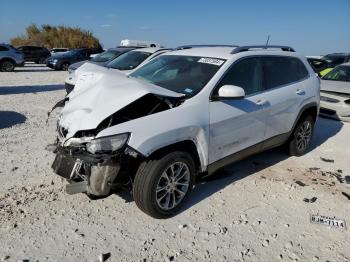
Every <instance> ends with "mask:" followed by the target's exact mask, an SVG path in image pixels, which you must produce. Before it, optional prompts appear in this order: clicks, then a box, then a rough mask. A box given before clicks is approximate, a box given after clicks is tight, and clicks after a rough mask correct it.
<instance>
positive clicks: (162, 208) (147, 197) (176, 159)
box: [133, 151, 196, 218]
mask: <svg viewBox="0 0 350 262" xmlns="http://www.w3.org/2000/svg"><path fill="white" fill-rule="evenodd" d="M195 172H196V171H195V164H194V161H193V159H192V157H191V156H190V155H189V154H188V153H186V152H181V151H177V152H172V153H169V154H168V155H165V156H163V157H161V158H159V159H152V160H148V161H145V162H143V163H142V164H141V165H140V167H139V169H138V171H137V173H136V176H135V179H134V185H133V195H134V200H135V203H136V205H137V206H138V207H139V208H140V209H141V210H142V211H143V212H145V213H147V214H148V215H150V216H152V217H154V218H167V217H170V216H172V215H174V214H176V212H177V211H178V210H179V208H181V206H182V205H183V203H184V202H185V200H186V199H187V197H188V195H189V194H190V192H191V190H192V187H193V182H194V177H195Z"/></svg>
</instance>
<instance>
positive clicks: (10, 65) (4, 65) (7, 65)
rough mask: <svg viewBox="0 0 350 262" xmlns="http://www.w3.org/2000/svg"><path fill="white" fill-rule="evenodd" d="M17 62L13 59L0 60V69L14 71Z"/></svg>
mask: <svg viewBox="0 0 350 262" xmlns="http://www.w3.org/2000/svg"><path fill="white" fill-rule="evenodd" d="M15 66H16V64H15V63H14V62H13V61H11V60H4V61H1V62H0V71H2V72H12V71H13V70H15Z"/></svg>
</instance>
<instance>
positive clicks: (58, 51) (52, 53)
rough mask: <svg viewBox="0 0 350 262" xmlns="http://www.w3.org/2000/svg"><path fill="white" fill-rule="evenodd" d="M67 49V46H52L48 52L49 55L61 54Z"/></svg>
mask: <svg viewBox="0 0 350 262" xmlns="http://www.w3.org/2000/svg"><path fill="white" fill-rule="evenodd" d="M68 51H69V49H68V48H61V47H60V48H52V49H51V50H50V53H51V55H56V54H62V53H65V52H68Z"/></svg>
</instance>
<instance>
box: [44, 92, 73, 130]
mask: <svg viewBox="0 0 350 262" xmlns="http://www.w3.org/2000/svg"><path fill="white" fill-rule="evenodd" d="M68 100H69V98H68V97H65V98H64V99H62V100H60V101H58V102H57V103H56V104H55V105H54V106H53V107H52V109H51V110H50V111H49V112H47V119H46V124H47V123H48V122H49V118H50V115H51V113H52V112H53V110H55V109H56V108H57V107H64V105H65V104H66V102H67V101H68Z"/></svg>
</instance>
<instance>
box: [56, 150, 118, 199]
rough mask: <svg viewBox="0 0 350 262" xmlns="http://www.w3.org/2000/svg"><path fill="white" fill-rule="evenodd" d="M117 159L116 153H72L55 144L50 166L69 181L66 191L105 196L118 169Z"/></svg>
mask: <svg viewBox="0 0 350 262" xmlns="http://www.w3.org/2000/svg"><path fill="white" fill-rule="evenodd" d="M117 159H118V158H117V156H116V155H92V154H89V153H86V152H84V153H72V151H71V150H69V149H66V148H64V147H62V146H57V149H56V158H55V160H54V162H53V164H52V168H53V170H54V172H55V173H56V174H57V175H59V176H61V177H63V178H65V179H66V180H67V181H68V182H69V184H67V185H66V191H67V193H69V194H76V193H82V192H85V193H88V194H91V195H96V196H105V195H108V194H109V193H110V190H111V188H112V184H113V182H114V180H115V179H116V177H117V175H118V173H119V170H120V163H118V161H117Z"/></svg>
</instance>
